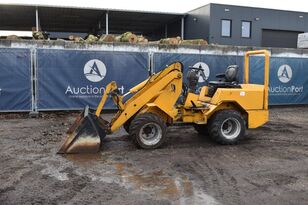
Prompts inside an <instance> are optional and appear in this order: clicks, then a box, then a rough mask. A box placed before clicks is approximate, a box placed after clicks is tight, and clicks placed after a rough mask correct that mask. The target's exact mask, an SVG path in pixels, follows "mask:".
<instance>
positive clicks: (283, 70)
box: [268, 64, 304, 95]
mask: <svg viewBox="0 0 308 205" xmlns="http://www.w3.org/2000/svg"><path fill="white" fill-rule="evenodd" d="M277 77H278V79H279V81H280V82H281V83H283V84H282V85H279V86H275V87H269V88H268V89H269V92H270V94H269V95H301V94H302V93H303V92H304V86H302V85H299V86H295V85H290V86H284V84H286V83H288V82H290V81H291V79H292V77H293V72H292V68H291V66H289V65H287V64H284V65H282V66H280V67H279V68H278V71H277Z"/></svg>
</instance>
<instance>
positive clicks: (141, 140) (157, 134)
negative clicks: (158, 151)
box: [129, 113, 167, 149]
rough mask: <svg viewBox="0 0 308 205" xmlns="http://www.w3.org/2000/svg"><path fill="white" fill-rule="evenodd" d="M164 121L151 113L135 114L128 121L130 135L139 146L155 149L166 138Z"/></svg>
mask: <svg viewBox="0 0 308 205" xmlns="http://www.w3.org/2000/svg"><path fill="white" fill-rule="evenodd" d="M166 130H167V126H166V123H165V122H164V121H163V120H162V119H161V118H160V117H159V116H157V115H155V114H153V113H143V114H140V115H137V116H136V117H135V118H134V119H133V120H132V122H131V123H130V127H129V132H130V135H131V137H132V139H133V141H134V142H135V144H136V145H137V147H139V148H143V149H155V148H158V147H159V146H161V145H162V144H163V143H164V141H165V139H166Z"/></svg>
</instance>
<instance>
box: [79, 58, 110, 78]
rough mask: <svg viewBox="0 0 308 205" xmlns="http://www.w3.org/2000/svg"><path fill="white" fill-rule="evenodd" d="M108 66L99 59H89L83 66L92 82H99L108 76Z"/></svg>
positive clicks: (84, 71)
mask: <svg viewBox="0 0 308 205" xmlns="http://www.w3.org/2000/svg"><path fill="white" fill-rule="evenodd" d="M106 72H107V70H106V66H105V64H104V63H103V62H102V61H100V60H97V59H93V60H90V61H88V62H87V63H86V64H85V65H84V68H83V73H84V75H85V76H86V78H87V79H88V80H89V81H91V82H94V83H96V82H99V81H101V80H103V79H104V77H105V76H106Z"/></svg>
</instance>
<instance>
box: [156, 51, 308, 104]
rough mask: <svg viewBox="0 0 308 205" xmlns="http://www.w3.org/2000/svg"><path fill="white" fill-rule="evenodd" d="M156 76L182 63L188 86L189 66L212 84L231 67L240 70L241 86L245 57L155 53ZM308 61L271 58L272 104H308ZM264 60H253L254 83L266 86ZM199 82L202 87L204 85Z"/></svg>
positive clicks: (255, 58)
mask: <svg viewBox="0 0 308 205" xmlns="http://www.w3.org/2000/svg"><path fill="white" fill-rule="evenodd" d="M153 61H154V63H153V65H154V69H153V70H154V72H158V71H160V70H161V69H162V68H164V67H165V66H166V65H168V64H170V63H172V62H174V61H180V62H182V63H183V65H184V72H183V73H184V82H186V81H187V80H186V74H187V71H188V67H189V66H196V67H201V68H203V70H204V74H205V76H206V77H208V80H209V81H212V80H217V78H216V74H218V73H224V72H225V70H226V68H227V67H228V66H229V65H238V66H239V75H238V77H239V82H243V67H244V65H243V64H244V58H243V56H227V55H225V56H223V55H204V54H203V55H201V54H176V53H154V55H153ZM306 76H308V59H307V58H287V57H271V60H270V83H269V104H270V105H284V104H308V91H307V89H308V78H307V77H306ZM263 79H264V57H258V56H253V57H251V59H250V83H257V84H263ZM204 84H205V83H204V82H203V80H202V79H199V86H202V85H204Z"/></svg>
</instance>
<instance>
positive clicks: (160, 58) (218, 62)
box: [153, 53, 243, 86]
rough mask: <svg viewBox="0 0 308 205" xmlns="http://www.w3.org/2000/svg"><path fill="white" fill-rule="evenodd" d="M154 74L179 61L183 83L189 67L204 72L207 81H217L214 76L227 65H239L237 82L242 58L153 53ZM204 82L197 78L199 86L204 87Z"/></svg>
mask: <svg viewBox="0 0 308 205" xmlns="http://www.w3.org/2000/svg"><path fill="white" fill-rule="evenodd" d="M153 60H154V69H153V70H154V72H158V71H160V70H161V69H162V68H165V67H166V65H168V64H171V63H173V62H175V61H180V62H182V63H183V66H184V71H183V74H184V82H187V79H186V75H187V72H188V70H189V66H193V67H200V68H202V69H203V71H204V75H205V77H206V78H207V79H208V81H212V80H217V78H216V75H217V74H219V73H224V72H225V71H226V69H227V67H228V66H229V65H239V67H240V71H239V73H240V74H239V80H240V81H241V80H242V64H243V63H242V62H243V61H242V58H239V57H237V56H221V55H204V54H202V55H201V54H176V53H154V55H153ZM204 84H205V82H204V80H203V79H202V78H201V77H200V78H199V86H202V85H204Z"/></svg>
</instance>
